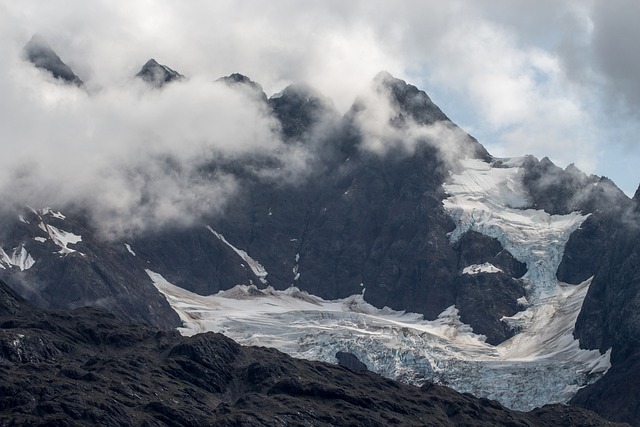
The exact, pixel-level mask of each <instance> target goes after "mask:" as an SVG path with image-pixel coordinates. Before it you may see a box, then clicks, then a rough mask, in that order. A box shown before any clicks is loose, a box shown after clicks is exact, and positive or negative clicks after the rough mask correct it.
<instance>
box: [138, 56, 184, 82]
mask: <svg viewBox="0 0 640 427" xmlns="http://www.w3.org/2000/svg"><path fill="white" fill-rule="evenodd" d="M136 77H139V78H141V79H142V80H144V81H145V82H147V83H149V84H150V85H152V86H154V87H158V88H159V87H162V86H164V85H166V84H167V83H170V82H172V81H175V80H181V79H183V78H184V76H183V75H182V74H180V73H178V72H177V71H174V70H172V69H171V68H169V67H167V66H166V65H161V64H158V63H157V62H156V60H155V59H153V58H152V59H150V60H148V61H147V62H146V63H145V64H144V65H143V66H142V69H141V70H140V71H139V72H138V74H136Z"/></svg>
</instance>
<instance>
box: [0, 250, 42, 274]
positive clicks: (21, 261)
mask: <svg viewBox="0 0 640 427" xmlns="http://www.w3.org/2000/svg"><path fill="white" fill-rule="evenodd" d="M0 263H4V264H6V265H7V266H14V267H18V268H19V269H20V271H24V270H28V269H30V268H31V267H33V264H35V263H36V261H35V260H34V259H33V258H32V257H31V255H30V254H29V252H27V249H26V248H25V247H24V245H20V246H19V247H17V248H14V249H13V251H12V253H11V256H9V255H7V253H6V252H5V251H4V249H2V248H0ZM0 267H2V269H3V270H6V267H5V266H3V265H2V264H0Z"/></svg>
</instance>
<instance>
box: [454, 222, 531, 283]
mask: <svg viewBox="0 0 640 427" xmlns="http://www.w3.org/2000/svg"><path fill="white" fill-rule="evenodd" d="M454 249H455V251H456V252H457V254H458V269H459V270H462V269H464V268H465V267H468V266H470V265H474V264H476V265H480V264H484V263H489V264H493V265H494V266H496V267H498V268H499V269H500V270H502V272H503V273H505V274H506V275H508V276H509V277H513V278H515V279H519V278H520V277H522V276H524V274H525V273H526V272H527V266H526V264H524V263H522V262H520V261H518V260H517V259H515V258H514V257H513V255H511V253H509V251H507V250H506V249H504V248H503V247H502V245H501V244H500V242H499V241H498V239H494V238H492V237H488V236H485V235H483V234H480V233H478V232H475V231H468V232H466V233H465V234H464V235H463V236H462V237H460V239H459V240H458V241H457V242H456V244H455V246H454Z"/></svg>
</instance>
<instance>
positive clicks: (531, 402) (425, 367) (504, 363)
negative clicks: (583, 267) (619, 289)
mask: <svg viewBox="0 0 640 427" xmlns="http://www.w3.org/2000/svg"><path fill="white" fill-rule="evenodd" d="M147 273H148V274H149V277H151V279H152V280H153V282H154V283H155V285H156V287H157V288H158V289H159V290H160V292H162V293H163V294H164V295H165V297H166V298H167V301H169V303H170V304H171V306H172V307H173V308H174V310H176V311H177V312H178V314H179V316H180V318H181V319H182V321H183V327H182V328H179V330H180V332H181V333H182V334H184V335H193V334H196V333H199V332H205V331H214V332H220V333H223V334H225V335H227V336H229V337H231V338H233V339H234V340H236V341H238V342H239V343H241V344H244V345H258V346H267V347H274V348H277V349H279V350H281V351H284V352H286V353H288V354H290V355H292V356H294V357H301V358H304V359H310V360H322V361H326V362H330V363H334V362H335V353H336V352H337V351H349V352H351V353H353V354H354V355H356V356H357V357H358V358H359V359H360V360H361V361H363V363H365V364H366V365H367V367H368V368H369V369H371V370H373V371H375V372H377V373H380V374H382V375H384V376H387V377H389V378H395V379H399V380H401V381H404V382H407V383H412V384H416V385H421V384H423V383H425V382H426V381H435V382H439V383H442V384H447V385H449V386H452V387H453V388H455V389H457V390H459V391H462V392H471V393H474V394H476V395H479V396H485V397H488V398H491V399H497V400H499V401H500V402H502V403H503V404H505V405H507V406H510V407H512V408H517V409H523V410H527V409H532V408H534V407H536V406H542V405H544V404H547V403H555V402H567V401H568V400H569V399H570V398H571V397H572V396H573V394H575V391H576V390H577V389H579V388H580V387H583V386H584V385H585V384H586V383H587V382H588V381H590V380H594V379H595V378H597V377H598V375H599V374H596V375H595V376H593V374H594V373H598V372H600V373H601V372H604V370H606V369H607V367H608V366H609V365H608V359H607V358H608V356H607V355H606V354H605V355H600V354H599V353H598V351H587V350H580V348H579V346H578V342H577V341H575V340H573V337H572V331H573V323H574V322H575V317H577V315H578V312H579V311H580V306H581V303H582V299H583V298H584V296H585V295H586V291H587V289H588V286H589V282H585V283H584V284H582V285H580V286H578V287H571V286H568V285H567V286H564V287H561V288H559V289H560V290H559V291H558V292H557V293H556V294H555V296H554V297H553V298H552V299H550V300H549V301H546V302H547V303H549V304H550V306H552V307H554V308H555V312H556V316H554V317H553V318H551V319H550V318H549V316H548V315H549V314H550V313H551V312H552V311H553V310H550V311H548V312H545V313H546V314H545V315H542V313H541V315H539V316H533V317H534V318H535V319H536V320H535V322H534V323H533V324H532V327H531V328H530V331H531V333H530V334H528V335H526V336H523V337H522V338H517V337H514V338H513V339H512V340H510V341H507V342H505V343H503V344H502V345H500V346H492V345H489V344H487V343H486V342H485V337H483V336H481V335H477V334H474V333H473V332H472V330H471V327H470V326H468V325H465V324H463V323H461V322H460V318H459V315H458V310H457V309H456V308H455V306H451V307H449V308H447V309H446V310H445V311H444V312H443V313H442V314H440V316H439V317H438V318H437V319H436V320H433V321H425V320H424V318H423V316H422V315H419V314H415V313H405V312H399V311H394V310H391V309H389V308H384V309H378V308H375V307H373V306H371V305H370V304H368V303H367V302H366V301H364V298H363V296H362V295H353V296H351V297H348V298H344V299H340V300H335V301H327V300H323V299H321V298H319V297H316V296H313V295H310V294H308V293H306V292H302V291H300V290H299V289H297V288H295V287H291V288H289V289H287V290H286V291H276V290H274V289H273V288H271V287H268V288H267V289H262V290H260V289H258V288H256V287H255V286H236V287H234V288H232V289H230V290H228V291H221V292H219V293H217V294H216V295H210V296H202V295H198V294H194V293H191V292H189V291H187V290H185V289H182V288H179V287H176V286H174V285H172V284H171V283H169V282H167V281H166V280H165V279H164V278H163V277H162V276H161V275H159V274H157V273H154V272H152V271H149V270H147ZM546 307H547V304H544V303H539V304H538V305H537V306H536V309H538V310H546ZM545 328H546V329H545ZM517 339H521V340H522V342H519V341H516V340H517Z"/></svg>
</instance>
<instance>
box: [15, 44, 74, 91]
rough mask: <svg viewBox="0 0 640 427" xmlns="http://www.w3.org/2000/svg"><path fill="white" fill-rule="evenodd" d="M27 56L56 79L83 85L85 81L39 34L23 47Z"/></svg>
mask: <svg viewBox="0 0 640 427" xmlns="http://www.w3.org/2000/svg"><path fill="white" fill-rule="evenodd" d="M23 52H24V56H25V58H26V59H27V60H28V61H29V62H31V63H32V64H33V65H35V66H36V67H38V68H40V69H42V70H45V71H48V72H49V73H51V74H52V75H53V77H55V78H56V79H59V80H62V81H64V82H66V83H69V84H72V85H75V86H82V85H83V84H84V83H83V82H82V80H80V78H79V77H78V76H76V75H75V74H74V73H73V71H72V70H71V68H69V66H68V65H67V64H65V63H64V62H62V59H60V57H59V56H58V55H57V54H56V53H55V52H54V51H53V49H52V48H51V46H49V43H47V41H46V40H45V39H44V38H43V37H42V36H39V35H37V34H36V35H34V36H33V37H32V38H31V40H29V41H28V42H27V44H26V45H25V46H24V49H23Z"/></svg>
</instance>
